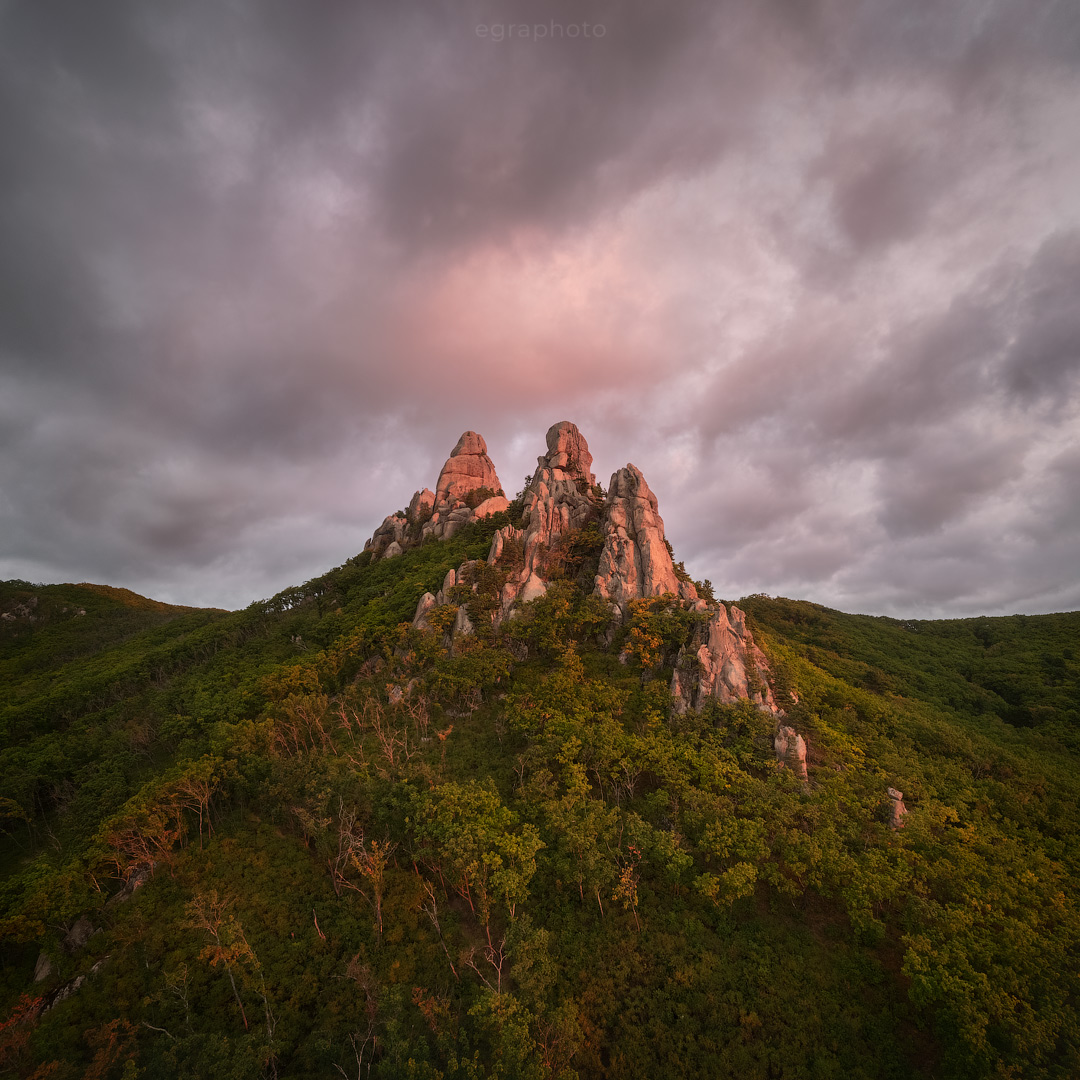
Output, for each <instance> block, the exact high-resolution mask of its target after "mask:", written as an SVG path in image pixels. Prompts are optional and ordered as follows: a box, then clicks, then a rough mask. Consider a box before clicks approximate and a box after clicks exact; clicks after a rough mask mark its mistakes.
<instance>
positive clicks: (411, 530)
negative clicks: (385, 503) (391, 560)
mask: <svg viewBox="0 0 1080 1080" xmlns="http://www.w3.org/2000/svg"><path fill="white" fill-rule="evenodd" d="M481 489H487V491H488V492H489V496H488V497H487V498H486V499H480V500H479V501H476V500H473V499H470V498H469V497H470V495H472V493H473V492H476V491H480V490H481ZM470 502H473V503H475V505H472V506H470V505H469V503H470ZM509 505H510V503H509V501H508V500H507V499H506V497H505V496H504V495H503V494H502V484H501V483H500V482H499V476H498V473H496V471H495V465H494V463H493V462H492V460H491V458H489V457H488V452H487V443H486V442H484V437H483V436H482V435H478V434H477V433H476V432H475V431H466V432H465V433H464V434H463V435H462V436H461V438H460V439H458V441H457V445H456V446H455V447H454V449H453V450H451V451H450V456H449V457H448V458H447V459H446V464H444V465H443V467H442V471H441V472H440V473H439V479H438V482H437V483H436V485H435V490H434V491H431V490H430V488H424V489H423V490H422V491H418V492H416V494H414V495H413V497H412V499H411V501H410V502H409V508H408V510H406V511H405V513H404V514H401V513H397V514H391V515H390V516H389V517H388V518H386V519H385V520H384V521H383V523H382V524H381V525H380V526H379V527H378V528H377V529H376V530H375V533H374V535H373V536H372V537H371V539H370V540H369V541H368V542H367V543H366V544H365V545H364V550H365V551H370V552H371V553H372V557H373V558H375V559H379V558H383V559H385V558H388V557H393V556H394V555H400V554H401V553H402V552H403V551H407V550H408V549H409V548H410V547H415V546H416V545H417V544H420V543H423V541H424V539H425V538H426V537H428V536H434V537H435V538H436V539H439V540H442V539H449V538H450V537H451V536H453V535H454V533H455V532H457V531H458V529H460V528H462V526H464V525H467V524H468V523H469V522H470V521H479V520H480V519H481V518H485V517H487V516H488V515H489V514H494V513H498V512H499V511H501V510H505V509H506V508H507V507H508V506H509ZM394 545H396V547H395V546H394Z"/></svg>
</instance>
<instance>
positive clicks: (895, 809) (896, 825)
mask: <svg viewBox="0 0 1080 1080" xmlns="http://www.w3.org/2000/svg"><path fill="white" fill-rule="evenodd" d="M885 792H886V794H887V795H888V796H889V801H890V806H889V827H890V828H892V829H902V828H903V827H904V816H905V815H906V814H907V812H908V808H907V807H906V806H905V805H904V793H903V792H902V791H897V790H896V788H893V787H891V788H886V789H885Z"/></svg>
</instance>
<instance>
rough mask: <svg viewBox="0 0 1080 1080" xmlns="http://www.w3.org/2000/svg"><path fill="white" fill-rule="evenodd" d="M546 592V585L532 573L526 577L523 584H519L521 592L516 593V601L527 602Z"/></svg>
mask: <svg viewBox="0 0 1080 1080" xmlns="http://www.w3.org/2000/svg"><path fill="white" fill-rule="evenodd" d="M546 592H547V585H546V584H545V583H544V582H543V580H542V579H541V578H540V576H539V575H538V574H536V573H532V574H530V575H529V576H528V578H527V579H526V581H525V584H524V585H522V586H521V592H520V593H519V594H518V601H519V602H520V603H522V604H527V603H528V602H529V601H530V600H536V599H537V598H538V597H541V596H543V595H544V594H545V593H546Z"/></svg>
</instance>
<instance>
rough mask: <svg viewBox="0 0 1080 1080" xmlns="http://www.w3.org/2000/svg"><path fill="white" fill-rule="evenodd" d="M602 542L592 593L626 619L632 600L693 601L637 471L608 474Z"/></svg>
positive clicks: (693, 595)
mask: <svg viewBox="0 0 1080 1080" xmlns="http://www.w3.org/2000/svg"><path fill="white" fill-rule="evenodd" d="M604 526H605V530H606V534H607V535H606V537H605V539H604V550H603V551H602V552H601V553H600V568H599V570H598V571H597V574H596V587H595V591H596V593H597V595H598V596H602V597H603V598H604V599H605V600H610V601H611V602H612V603H613V604H614V605H615V606H616V607H617V608H618V609H619V611H620V612H621V613H622V615H623V616H625V615H626V612H627V610H628V609H629V604H630V601H631V600H638V599H640V598H641V597H645V596H663V595H664V593H674V594H675V595H677V596H679V597H680V598H681V599H683V600H690V601H693V600H696V599H697V598H698V596H697V590H696V589H695V588H694V586H693V584H692V583H691V582H689V581H680V580H679V579H678V577H676V575H675V565H674V563H673V561H672V558H671V552H670V551H669V550H668V545H667V540H666V538H665V537H664V522H663V519H662V518H661V517H660V514H659V512H658V504H657V501H656V496H655V495H654V494H653V493H652V491H651V490H650V488H649V485H648V484H647V483H646V482H645V477H644V476H642V475H641V470H640V469H638V468H637V466H636V465H627V466H626V467H625V468H622V469H619V470H618V472H616V473H614V474H612V477H611V487H610V488H609V489H608V501H607V506H606V508H605V514H604Z"/></svg>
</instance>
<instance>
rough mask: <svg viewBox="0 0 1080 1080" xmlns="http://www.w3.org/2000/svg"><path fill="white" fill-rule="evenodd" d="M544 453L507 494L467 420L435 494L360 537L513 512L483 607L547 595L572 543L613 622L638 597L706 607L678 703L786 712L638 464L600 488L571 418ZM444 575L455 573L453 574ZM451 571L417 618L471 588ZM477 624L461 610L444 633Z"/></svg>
mask: <svg viewBox="0 0 1080 1080" xmlns="http://www.w3.org/2000/svg"><path fill="white" fill-rule="evenodd" d="M545 441H546V444H547V453H545V454H541V455H540V456H539V457H538V458H537V459H536V471H535V472H534V473H533V474H532V476H531V477H530V478H529V480H528V482H527V483H526V486H525V490H524V491H523V492H522V494H521V495H520V496H519V498H518V500H516V501H515V503H510V502H509V501H508V500H507V499H506V497H505V495H504V494H503V492H502V488H501V486H500V484H499V478H498V475H497V473H496V472H495V466H494V464H493V463H492V461H491V459H490V458H489V457H488V456H487V443H485V441H484V439H483V437H482V436H480V435H478V434H477V433H476V432H474V431H466V432H465V433H464V434H463V435H462V436H461V438H460V439H459V440H458V442H457V445H456V446H455V447H454V449H453V450H452V451H451V453H450V457H449V458H448V459H447V461H446V464H445V465H444V466H443V468H442V472H441V473H440V474H439V480H438V483H437V484H436V487H435V493H434V494H433V493H432V492H431V491H430V490H429V489H428V488H424V489H423V490H421V491H417V492H416V493H415V494H414V495H413V497H412V500H411V501H410V503H409V509H408V510H407V511H405V512H404V513H401V512H399V513H396V514H391V515H390V516H389V517H387V518H386V519H385V520H384V521H383V523H382V524H381V525H380V526H379V528H378V529H376V530H375V534H374V535H373V536H372V537H371V539H370V540H369V541H368V542H367V544H366V545H365V547H364V550H365V551H370V552H371V557H372V560H377V559H387V558H393V557H394V556H396V555H400V554H402V552H404V551H405V550H407V549H409V548H411V547H416V546H419V545H420V544H423V543H424V542H425V541H427V540H428V539H429V538H436V539H444V538H449V537H451V536H453V534H454V533H455V532H456V531H457V530H458V529H460V528H462V527H463V526H465V525H467V524H469V523H470V522H472V521H478V520H481V519H483V518H486V517H488V516H490V515H491V514H494V513H501V512H509V513H510V517H511V519H512V520H511V522H510V523H509V524H507V525H504V526H502V527H501V528H500V529H499V530H498V531H497V532H496V533H495V535H494V537H493V539H492V542H491V550H490V551H489V552H488V556H487V565H488V566H490V567H495V568H498V569H501V570H502V571H503V576H504V581H503V583H502V586H501V591H500V594H499V603H498V605H497V606H496V607H494V608H493V609H492V610H491V611H490V613H489V615H488V617H489V618H490V619H491V621H492V623H493V624H494V625H496V626H498V625H499V624H500V623H502V622H503V621H504V620H506V619H508V618H512V617H513V616H514V615H515V614H516V613H517V612H518V610H519V608H520V605H521V604H526V603H529V602H530V601H532V600H536V599H537V598H538V597H541V596H543V595H544V594H545V593H546V592H547V591H548V587H549V585H550V584H551V581H552V580H553V578H556V577H558V576H560V575H561V574H562V573H563V572H564V566H565V563H566V561H567V559H568V558H571V557H572V556H573V554H574V553H575V550H574V549H577V553H578V554H581V553H582V549H584V550H585V552H586V553H587V552H588V550H589V549H590V547H591V548H592V550H593V554H594V555H596V556H597V558H596V571H595V574H594V575H593V578H592V582H591V585H592V589H591V591H592V594H593V595H595V596H597V597H599V598H601V599H602V600H604V601H605V602H606V603H607V604H608V607H609V610H610V613H611V615H612V619H613V625H614V624H617V623H621V622H623V621H624V620H625V619H626V618H627V617H628V616H629V614H630V612H631V605H632V604H633V603H634V602H635V601H640V600H649V599H653V598H667V599H668V601H669V603H670V604H671V605H674V606H678V607H679V608H681V609H684V610H687V611H692V612H695V613H698V614H700V615H701V616H702V618H701V620H700V621H699V623H698V629H697V631H696V633H695V636H694V638H693V639H692V641H691V642H690V645H689V646H688V647H687V648H686V649H684V650H683V653H682V654H681V655H680V657H679V661H678V664H677V665H676V668H675V672H674V674H673V676H672V682H671V691H672V694H673V699H674V708H675V710H676V711H677V712H685V711H686V709H687V708H688V707H689V706H690V705H693V707H694V708H701V707H702V706H703V704H704V703H705V702H706V701H707V700H708V699H709V698H716V699H718V700H719V701H720V702H721V703H724V704H729V703H731V702H735V701H739V700H741V699H749V700H751V701H754V702H755V703H757V704H758V705H760V706H761V707H762V708H763V709H765V710H767V711H768V712H771V713H773V714H775V715H778V716H781V715H783V712H782V710H781V709H780V708H779V707H778V706H777V703H776V698H775V695H774V692H773V688H772V680H771V676H770V672H769V666H768V661H767V660H766V659H765V656H764V654H763V653H762V652H761V650H760V649H759V648H758V647H757V645H756V644H755V642H754V637H753V634H752V633H751V631H750V629H749V628H748V627H747V625H746V618H745V615H744V614H743V612H742V611H741V610H740V609H739V608H737V607H735V606H732V607H731V608H730V610H729V609H728V608H727V607H725V606H724V605H723V604H721V603H718V602H717V601H715V600H709V599H705V598H704V597H702V596H699V595H698V589H697V587H696V586H695V585H694V583H693V581H691V579H690V577H689V575H688V574H686V572H685V571H684V570H682V566H681V564H679V566H678V568H677V567H676V564H675V562H674V559H673V556H672V551H671V545H670V544H669V543H668V541H667V538H666V537H665V535H664V521H663V518H661V517H660V513H659V504H658V502H657V498H656V496H655V495H654V494H653V492H652V489H651V488H650V487H649V485H648V483H647V481H646V480H645V477H644V476H643V475H642V473H641V470H640V469H639V468H638V467H637V466H636V465H633V464H629V463H628V464H626V465H625V466H623V468H621V469H618V470H616V471H615V472H614V473H613V474H612V476H611V483H610V484H609V485H608V490H607V492H606V493H605V492H604V490H603V488H601V487H600V486H599V485H598V484H597V482H596V477H595V476H594V475H593V473H592V462H593V459H592V454H591V453H590V452H589V444H588V442H587V441H586V439H585V436H584V435H582V434H581V432H580V430H579V429H578V427H577V425H576V424H573V423H571V422H570V421H569V420H562V421H560V422H559V423H557V424H553V425H552V426H551V427H550V428H549V429H548V432H547V436H546V439H545ZM451 575H452V577H453V580H451ZM451 575H447V580H446V582H444V585H443V588H442V589H440V590H439V592H438V593H435V594H433V593H430V592H429V593H425V594H424V595H423V596H422V597H421V598H420V602H419V603H418V605H417V608H416V614H415V615H414V617H413V624H414V625H415V626H427V625H429V621H430V620H429V615H430V613H431V612H432V610H433V609H435V608H437V607H442V606H445V605H446V604H447V603H448V602H449V600H450V590H451V589H452V588H454V587H456V586H458V585H460V584H462V583H465V584H469V585H470V586H471V588H472V589H473V591H475V590H476V589H477V587H478V583H477V581H476V580H475V577H476V575H475V573H474V572H473V566H472V563H463V564H462V565H461V566H460V567H459V568H458V569H457V570H456V571H452V572H451ZM473 631H474V626H473V624H472V622H471V621H470V620H469V619H468V618H466V617H465V615H464V614H462V615H461V616H460V617H459V618H458V620H457V621H456V622H455V623H454V626H453V629H452V630H451V636H453V635H454V634H469V633H472V632H473Z"/></svg>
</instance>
